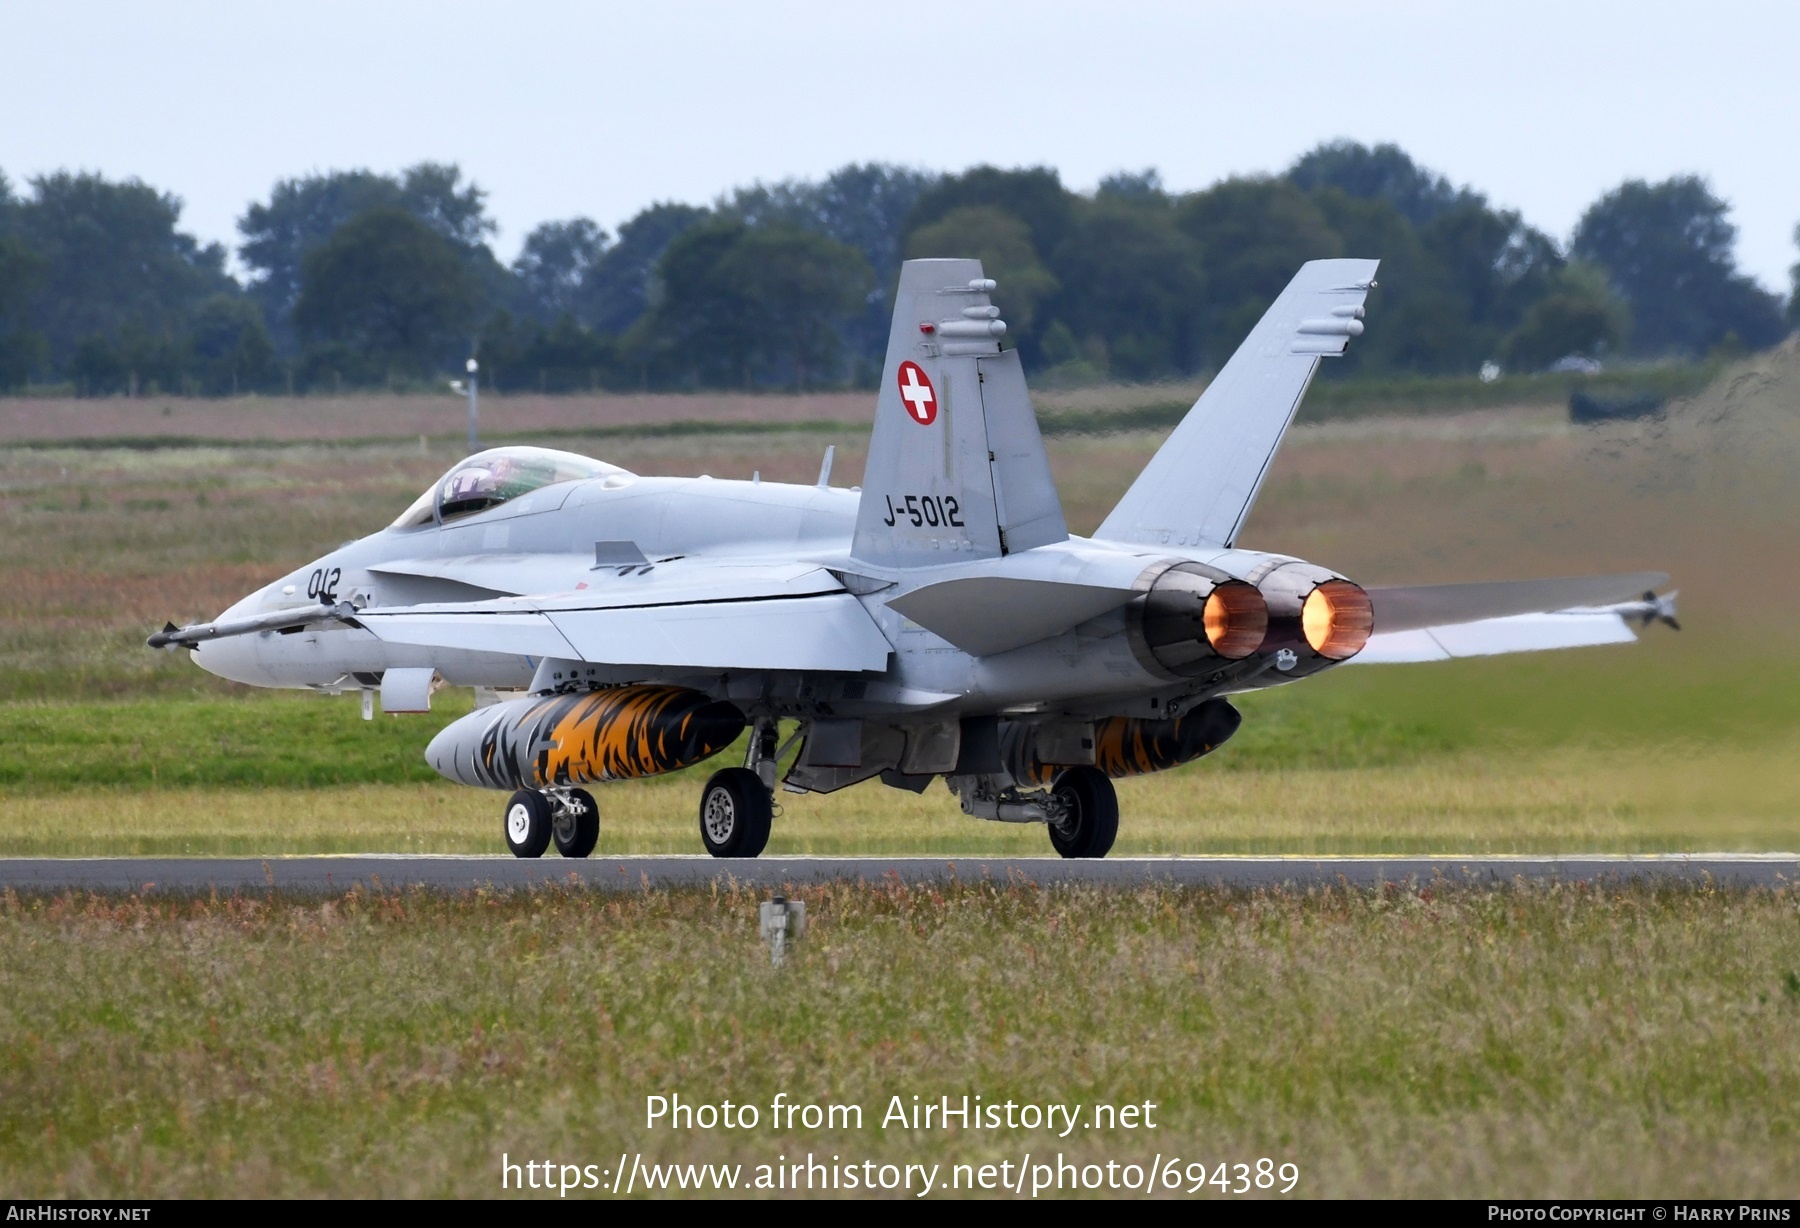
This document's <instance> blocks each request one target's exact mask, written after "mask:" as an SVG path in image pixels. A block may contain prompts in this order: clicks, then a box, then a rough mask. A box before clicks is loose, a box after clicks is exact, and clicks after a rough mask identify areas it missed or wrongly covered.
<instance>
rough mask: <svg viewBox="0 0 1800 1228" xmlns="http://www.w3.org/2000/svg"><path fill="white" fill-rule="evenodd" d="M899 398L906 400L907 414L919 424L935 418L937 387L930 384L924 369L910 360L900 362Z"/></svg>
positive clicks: (921, 424)
mask: <svg viewBox="0 0 1800 1228" xmlns="http://www.w3.org/2000/svg"><path fill="white" fill-rule="evenodd" d="M900 399H901V400H902V401H904V402H906V412H907V414H908V416H910V417H911V418H912V420H913V421H914V422H917V423H918V424H919V425H920V426H930V425H931V424H932V423H933V422H935V421H936V420H937V407H938V402H937V389H935V388H933V387H932V386H931V380H930V379H929V378H928V377H927V376H926V374H925V369H924V368H923V367H921V366H920V365H919V364H918V363H916V362H912V361H911V360H908V361H906V362H903V363H901V364H900Z"/></svg>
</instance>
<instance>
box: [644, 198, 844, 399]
mask: <svg viewBox="0 0 1800 1228" xmlns="http://www.w3.org/2000/svg"><path fill="white" fill-rule="evenodd" d="M660 267H661V280H662V295H661V299H660V301H659V302H658V303H657V304H656V306H655V308H654V309H653V310H652V312H651V313H650V314H649V315H648V316H646V317H645V319H644V320H643V321H642V322H641V324H640V326H639V327H638V329H637V330H635V335H634V337H633V338H632V339H631V343H632V348H633V349H634V350H636V351H637V352H638V353H639V354H640V355H641V356H642V361H644V362H645V363H646V364H647V365H650V366H653V367H656V368H660V369H661V370H662V371H663V372H665V373H666V374H667V375H668V376H671V377H672V378H673V379H674V380H675V381H676V382H678V383H681V384H686V385H705V384H713V385H719V384H724V385H727V386H732V385H735V386H738V387H744V388H750V387H755V386H756V385H757V384H759V383H777V384H787V385H791V386H794V387H797V388H801V389H804V388H807V387H809V386H811V385H813V384H816V383H819V382H822V381H824V382H836V380H837V379H838V378H840V372H839V370H838V368H839V366H840V364H841V361H842V354H843V347H842V335H841V330H842V329H843V328H844V327H845V326H847V325H848V324H849V323H850V322H851V321H852V320H853V319H854V318H855V316H856V314H857V312H858V311H859V310H860V309H861V308H862V306H863V304H864V301H865V298H866V296H867V295H868V293H869V291H870V290H871V289H872V288H873V286H874V281H875V275H874V270H873V269H871V268H870V267H869V262H868V261H867V260H866V259H864V258H863V255H862V253H861V252H859V251H857V250H856V249H855V248H853V247H851V246H850V245H848V244H846V243H839V242H838V241H837V240H835V239H831V238H827V237H826V236H824V235H819V234H812V233H809V232H807V231H804V230H801V229H799V228H798V227H795V226H791V225H786V224H779V223H778V224H774V225H769V226H763V227H755V228H753V227H750V226H747V225H745V224H744V223H743V222H738V221H732V220H721V221H717V222H712V223H709V224H707V225H705V226H699V227H695V228H693V229H691V230H688V231H687V232H685V233H683V234H682V235H681V236H680V237H679V238H677V239H676V240H675V241H674V242H673V243H672V244H670V246H669V250H668V251H667V253H666V254H665V255H664V257H663V260H662V262H661V266H660Z"/></svg>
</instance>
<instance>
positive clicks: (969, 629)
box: [888, 576, 1137, 657]
mask: <svg viewBox="0 0 1800 1228" xmlns="http://www.w3.org/2000/svg"><path fill="white" fill-rule="evenodd" d="M1135 596H1137V592H1136V590H1134V589H1130V588H1106V587H1100V586H1096V585H1090V584H1068V583H1064V582H1061V581H1056V580H1028V579H1019V578H1016V577H1011V576H965V577H962V578H960V579H956V580H942V581H939V582H938V583H936V584H927V585H926V586H924V587H923V588H917V589H914V590H913V591H912V592H910V593H907V594H906V595H905V596H903V597H896V598H895V599H894V600H892V601H890V602H888V608H889V609H893V610H897V611H899V612H900V613H901V614H904V615H905V616H906V617H907V618H910V619H912V620H913V621H914V622H916V623H918V624H919V625H920V626H921V627H924V628H925V629H926V630H927V631H930V632H932V633H933V634H934V635H939V636H942V637H943V638H944V639H946V640H949V641H950V642H951V643H952V644H954V645H956V646H957V647H958V648H960V649H962V650H963V651H964V652H966V653H970V654H972V655H974V656H978V657H985V656H992V655H993V654H994V653H997V652H1006V651H1008V650H1010V649H1013V648H1023V647H1024V646H1025V645H1026V644H1035V643H1037V642H1038V641H1039V640H1042V639H1047V638H1048V637H1050V636H1052V635H1057V634H1060V633H1061V632H1064V631H1067V630H1069V628H1071V627H1074V626H1078V625H1079V624H1081V623H1084V622H1086V621H1087V620H1088V619H1090V618H1096V617H1098V616H1099V615H1101V614H1104V613H1106V612H1107V611H1108V610H1115V609H1117V608H1119V607H1120V606H1122V605H1124V604H1125V603H1126V602H1128V601H1130V600H1131V599H1132V598H1133V597H1135Z"/></svg>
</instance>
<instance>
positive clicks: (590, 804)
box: [550, 789, 600, 857]
mask: <svg viewBox="0 0 1800 1228" xmlns="http://www.w3.org/2000/svg"><path fill="white" fill-rule="evenodd" d="M563 797H564V800H565V801H566V802H568V805H567V806H564V807H559V808H558V809H557V811H556V816H555V817H554V818H552V819H551V820H550V838H551V839H552V840H554V841H555V842H556V851H557V852H559V853H561V854H562V855H563V856H564V857H586V856H587V855H588V854H589V853H591V852H593V851H594V846H595V845H596V844H598V843H600V804H599V803H598V802H596V801H595V800H594V795H593V794H592V793H589V792H588V791H587V790H586V789H570V790H569V791H568V792H567V793H566V794H564V795H563Z"/></svg>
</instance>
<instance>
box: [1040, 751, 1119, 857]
mask: <svg viewBox="0 0 1800 1228" xmlns="http://www.w3.org/2000/svg"><path fill="white" fill-rule="evenodd" d="M1051 793H1052V794H1053V795H1054V796H1055V797H1056V798H1057V799H1059V800H1060V801H1062V803H1063V804H1064V805H1065V806H1066V807H1067V809H1068V815H1069V819H1068V822H1067V823H1066V824H1065V825H1063V826H1061V827H1058V826H1057V825H1056V824H1055V823H1052V824H1050V844H1051V846H1052V847H1053V848H1055V849H1056V851H1057V852H1058V853H1061V854H1062V855H1063V856H1064V857H1104V856H1106V854H1107V851H1108V850H1109V849H1111V848H1112V846H1113V841H1114V840H1116V839H1118V836H1119V795H1118V793H1116V792H1115V791H1114V790H1113V783H1112V781H1110V780H1108V779H1107V778H1106V773H1105V772H1102V771H1101V770H1100V769H1099V768H1091V767H1072V768H1067V769H1065V770H1063V771H1062V772H1061V773H1059V774H1058V775H1057V777H1056V783H1055V784H1054V785H1052V786H1051Z"/></svg>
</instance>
